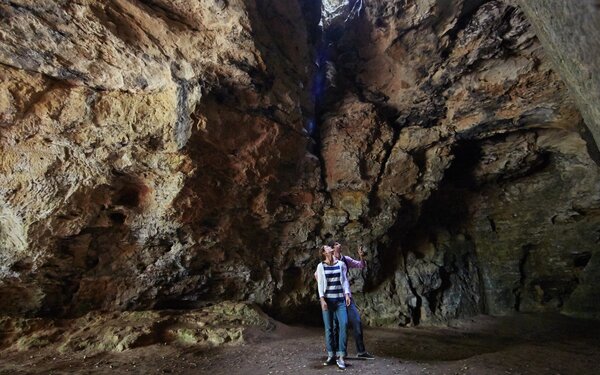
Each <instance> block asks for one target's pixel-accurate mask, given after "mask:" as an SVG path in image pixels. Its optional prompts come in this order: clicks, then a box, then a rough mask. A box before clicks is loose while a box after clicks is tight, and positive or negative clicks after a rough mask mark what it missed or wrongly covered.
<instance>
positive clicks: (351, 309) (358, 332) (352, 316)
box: [348, 299, 367, 354]
mask: <svg viewBox="0 0 600 375" xmlns="http://www.w3.org/2000/svg"><path fill="white" fill-rule="evenodd" d="M348 322H349V323H350V324H349V325H350V326H351V327H352V332H353V334H354V342H355V343H356V354H363V353H365V352H366V351H367V350H366V349H365V343H364V341H363V330H362V322H361V320H360V313H359V312H358V309H357V308H356V304H355V303H354V299H352V303H351V304H350V306H348Z"/></svg>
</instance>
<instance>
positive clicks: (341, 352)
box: [322, 300, 348, 357]
mask: <svg viewBox="0 0 600 375" xmlns="http://www.w3.org/2000/svg"><path fill="white" fill-rule="evenodd" d="M326 301H327V311H322V312H323V323H324V324H325V347H326V348H327V355H328V356H330V357H333V354H334V352H335V351H336V348H337V353H336V354H337V355H338V356H341V357H343V356H345V355H346V341H347V337H346V329H347V327H348V314H347V312H346V303H345V302H344V301H340V302H338V301H330V300H326ZM334 322H337V323H338V324H336V326H337V327H335V328H334ZM334 329H335V331H337V332H334ZM338 329H339V330H338ZM336 333H337V335H336ZM336 337H337V343H336V342H335V338H336Z"/></svg>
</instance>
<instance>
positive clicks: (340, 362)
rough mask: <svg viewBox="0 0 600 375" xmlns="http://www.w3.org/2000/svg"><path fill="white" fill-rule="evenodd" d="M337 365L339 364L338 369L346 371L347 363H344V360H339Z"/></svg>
mask: <svg viewBox="0 0 600 375" xmlns="http://www.w3.org/2000/svg"><path fill="white" fill-rule="evenodd" d="M335 363H337V367H338V368H339V369H340V370H345V369H346V362H344V358H343V357H340V358H338V359H337V361H335Z"/></svg>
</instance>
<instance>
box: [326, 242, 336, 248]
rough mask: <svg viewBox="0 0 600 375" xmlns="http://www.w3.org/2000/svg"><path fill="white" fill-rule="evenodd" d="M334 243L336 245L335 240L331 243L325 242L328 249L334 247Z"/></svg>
mask: <svg viewBox="0 0 600 375" xmlns="http://www.w3.org/2000/svg"><path fill="white" fill-rule="evenodd" d="M336 243H337V241H336V240H331V241H329V242H327V246H329V247H331V248H333V247H334V246H335V244H336Z"/></svg>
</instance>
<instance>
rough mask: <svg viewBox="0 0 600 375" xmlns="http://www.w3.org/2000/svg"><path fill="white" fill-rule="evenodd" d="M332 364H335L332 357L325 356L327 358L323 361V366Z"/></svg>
mask: <svg viewBox="0 0 600 375" xmlns="http://www.w3.org/2000/svg"><path fill="white" fill-rule="evenodd" d="M333 364H335V358H334V357H327V360H326V361H325V362H323V366H331V365H333Z"/></svg>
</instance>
